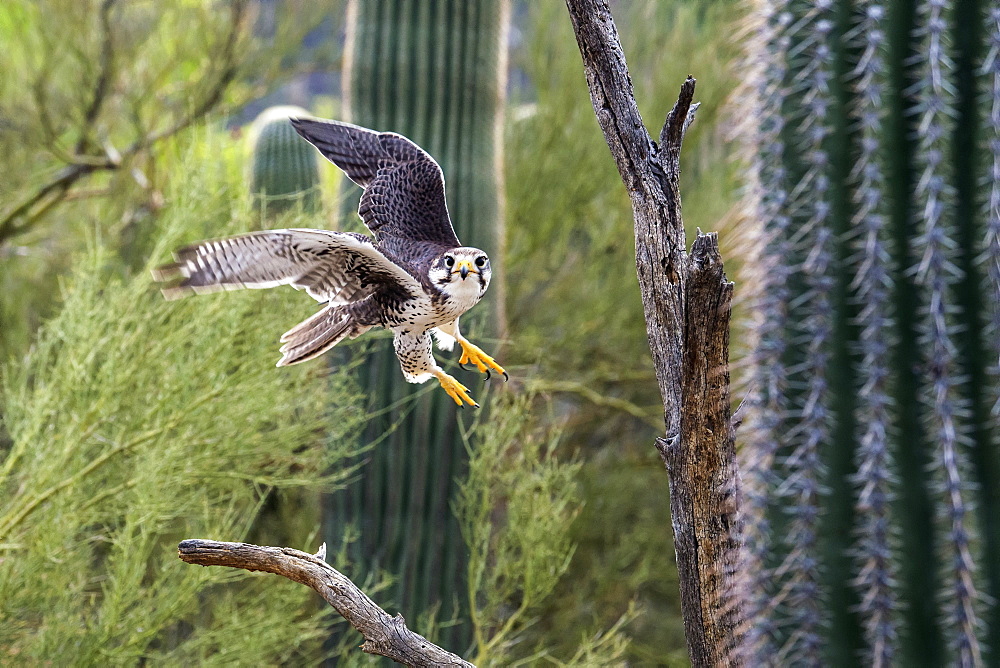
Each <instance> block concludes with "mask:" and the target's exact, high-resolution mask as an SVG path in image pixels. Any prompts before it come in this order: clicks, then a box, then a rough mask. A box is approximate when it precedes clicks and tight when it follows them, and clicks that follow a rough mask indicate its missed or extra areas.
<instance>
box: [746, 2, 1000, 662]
mask: <svg viewBox="0 0 1000 668" xmlns="http://www.w3.org/2000/svg"><path fill="white" fill-rule="evenodd" d="M990 4H991V3H988V2H983V1H981V0H956V1H955V2H952V3H946V2H944V1H943V0H917V1H916V2H913V1H910V0H885V1H884V2H868V3H861V4H852V3H844V2H835V1H834V0H817V1H816V2H810V3H799V2H794V3H793V2H783V1H775V0H764V1H762V2H760V3H759V4H758V6H757V8H756V13H755V15H754V18H753V20H754V25H753V28H752V30H750V31H749V33H748V34H749V35H750V38H749V40H750V50H749V53H750V58H749V60H748V63H747V64H748V71H749V72H751V73H752V76H751V78H750V82H749V83H748V86H747V89H746V91H745V92H746V96H745V98H744V100H743V101H742V104H744V105H745V107H744V108H745V111H746V116H747V117H748V121H747V123H748V125H747V127H746V128H745V130H746V131H745V132H744V133H743V135H744V136H745V137H746V138H747V150H748V151H747V153H748V158H749V164H750V165H751V170H750V174H751V182H750V184H749V185H750V187H748V189H747V192H748V204H749V212H750V214H751V216H752V217H753V218H754V219H755V220H756V221H758V222H759V223H760V226H761V228H760V229H761V235H760V238H759V241H760V243H759V245H758V247H757V257H756V258H754V261H752V262H748V263H747V264H748V267H749V270H748V271H749V275H747V276H745V280H744V281H743V284H744V285H754V286H756V287H757V294H756V295H755V298H754V300H753V301H754V309H755V319H754V321H753V322H754V324H753V326H752V328H751V332H750V333H751V334H752V336H753V337H754V338H755V346H754V350H755V352H754V354H753V359H752V363H753V364H752V372H751V373H750V385H751V388H752V391H753V396H754V408H753V410H752V411H751V413H752V418H751V419H750V421H749V423H748V425H747V427H746V433H745V434H744V436H745V440H746V447H745V448H744V451H743V452H744V463H743V467H744V471H745V474H744V475H745V480H746V484H747V493H746V495H745V501H746V503H745V505H746V515H747V517H746V520H747V522H746V533H747V542H748V548H749V549H748V552H749V554H748V558H749V560H750V563H751V564H755V565H756V566H757V567H758V568H756V569H752V570H751V571H748V572H747V573H746V574H745V580H744V585H745V587H746V588H745V590H744V593H745V595H746V600H747V602H748V604H749V605H750V606H751V608H752V612H751V617H755V618H756V620H755V621H754V623H753V631H752V632H751V634H750V638H751V643H750V647H749V649H750V651H751V653H752V654H751V664H752V665H764V664H766V663H768V662H770V661H774V658H773V657H778V659H777V661H776V662H777V663H779V664H783V665H844V666H851V665H856V664H857V661H858V659H859V657H861V656H864V657H865V663H866V664H870V665H877V666H885V665H889V664H890V663H898V664H899V665H908V666H910V665H946V664H947V665H963V666H964V665H978V664H981V663H982V662H984V661H986V662H993V663H996V662H997V661H1000V607H998V603H997V601H1000V448H998V445H1000V444H998V437H1000V429H998V427H997V413H998V404H997V398H998V383H997V375H996V369H997V359H998V353H1000V327H998V316H997V310H998V308H1000V307H998V304H1000V242H998V232H1000V225H998V220H1000V213H998V208H1000V194H998V192H1000V190H998V189H1000V185H998V183H1000V135H998V132H1000V65H998V61H1000V53H998V51H1000V10H998V9H997V8H996V7H995V6H992V7H991V6H990Z"/></svg>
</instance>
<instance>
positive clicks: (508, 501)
mask: <svg viewBox="0 0 1000 668" xmlns="http://www.w3.org/2000/svg"><path fill="white" fill-rule="evenodd" d="M533 422H534V418H533V416H532V413H531V402H530V401H529V400H528V399H526V398H524V397H521V398H516V397H514V396H513V395H509V394H505V395H503V396H501V397H500V398H499V399H498V400H497V401H495V402H494V404H493V410H492V417H491V419H490V420H488V421H483V422H481V423H480V424H479V425H478V426H477V427H476V428H475V429H474V431H473V434H472V437H471V438H470V446H469V473H468V476H467V477H466V479H465V480H464V481H463V482H462V485H461V489H460V493H459V496H458V501H457V503H456V508H455V512H456V514H457V515H458V517H459V518H460V521H461V526H462V536H463V538H464V539H465V542H466V544H467V545H468V546H469V552H470V556H469V563H468V579H469V597H470V600H469V606H470V609H471V610H472V613H471V617H472V623H473V628H474V631H475V634H474V636H475V650H474V654H475V656H476V658H474V659H471V660H472V661H473V663H475V664H476V665H479V666H515V665H530V664H534V663H537V662H538V661H540V660H541V659H543V658H545V659H548V660H549V661H552V662H555V663H559V661H557V660H556V659H555V658H553V657H552V656H551V653H552V644H553V640H554V639H553V638H551V637H544V636H542V637H539V636H538V635H536V634H533V632H532V627H533V626H534V625H535V624H536V623H537V622H538V616H539V614H540V612H541V610H542V604H543V603H544V602H545V600H546V599H547V598H548V597H549V596H551V594H552V593H553V592H554V591H555V588H556V585H557V584H558V583H559V581H560V580H561V579H562V578H563V577H564V576H565V574H566V572H567V569H568V568H569V564H570V560H571V559H572V557H573V552H574V546H573V541H572V538H571V526H572V524H573V521H574V518H575V517H576V516H577V515H578V514H579V510H580V495H579V489H578V485H577V484H576V483H575V478H576V476H577V474H578V473H579V468H580V464H579V463H578V462H576V463H562V462H560V461H559V460H558V459H557V458H556V454H555V453H556V449H557V447H558V445H559V439H558V436H556V435H552V434H545V433H537V432H536V431H533V428H532V423H533ZM632 616H633V615H632V613H631V611H629V612H627V613H626V614H624V615H623V616H622V617H621V619H619V620H618V622H617V623H615V624H613V625H612V626H611V627H610V628H609V629H608V630H606V631H602V630H598V631H596V632H594V631H592V630H591V629H589V628H581V630H580V632H579V633H574V634H569V635H570V636H571V640H572V642H573V643H574V644H575V646H576V651H575V653H573V654H571V655H570V659H569V662H568V663H569V664H571V665H581V666H586V665H610V664H611V663H612V662H614V661H616V660H620V658H621V657H622V655H623V654H624V650H625V647H626V639H625V637H624V636H623V635H622V634H621V628H622V626H623V625H624V624H625V622H626V621H628V620H629V619H630V618H631V617H632Z"/></svg>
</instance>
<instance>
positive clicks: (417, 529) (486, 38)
mask: <svg viewBox="0 0 1000 668" xmlns="http://www.w3.org/2000/svg"><path fill="white" fill-rule="evenodd" d="M508 12H509V9H508V7H507V5H506V3H505V2H493V1H492V0H473V1H467V0H447V1H442V2H407V1H405V0H384V1H381V2H351V3H350V5H349V8H348V16H349V19H348V35H349V39H348V55H347V59H346V65H345V96H346V98H347V99H346V102H347V104H346V105H345V106H346V107H347V108H348V109H349V113H350V120H351V121H352V122H354V123H357V124H359V125H363V126H365V127H370V128H374V129H378V130H386V131H389V130H391V131H394V132H399V133H402V134H404V135H406V136H407V137H410V138H411V139H413V140H414V141H415V142H417V143H418V144H420V145H421V146H422V147H423V148H425V149H426V150H427V151H428V152H429V153H430V154H431V155H433V156H434V157H435V158H436V159H437V160H438V162H439V163H440V164H441V167H442V169H443V170H444V173H445V178H446V181H447V187H446V192H447V197H448V208H449V211H450V213H451V217H452V220H453V223H454V225H455V228H456V232H457V233H458V236H459V238H460V239H461V241H462V243H464V244H468V245H473V246H476V247H478V248H482V249H483V250H485V251H486V252H487V253H489V254H490V256H491V257H492V258H493V259H494V261H493V266H494V274H493V279H492V282H491V285H490V290H489V292H488V293H487V296H486V299H485V300H484V302H483V303H481V304H479V305H478V306H477V307H476V308H475V309H474V310H473V311H472V313H470V314H468V315H467V316H465V317H463V319H462V325H463V329H464V330H468V329H469V328H470V325H471V327H472V329H473V332H474V333H477V334H478V336H479V337H483V336H484V333H485V334H487V335H492V336H494V337H496V336H497V335H498V334H499V332H500V316H499V308H498V305H499V304H500V300H499V297H500V295H501V293H502V287H503V286H502V281H501V280H500V279H501V277H499V276H498V275H497V268H498V267H500V268H502V261H501V258H500V257H499V250H500V238H501V235H500V222H501V213H500V208H499V205H500V192H499V187H498V186H499V184H498V178H499V170H498V168H497V164H498V161H497V156H498V150H499V149H498V141H497V140H498V136H499V135H498V133H497V130H498V123H499V122H500V120H501V112H502V106H501V101H502V99H503V94H504V89H503V87H502V85H501V76H503V75H504V74H505V73H504V69H503V66H502V57H503V49H505V48H506V45H505V44H503V43H502V40H501V36H502V34H503V33H504V25H505V22H506V20H507V15H508ZM356 208H357V193H356V189H355V192H350V191H349V199H348V202H347V203H346V204H345V209H346V213H347V215H348V216H349V217H350V218H352V219H355V218H356V215H355V213H354V212H355V211H356ZM487 341H489V339H487ZM379 344H381V345H378V346H377V347H376V349H375V350H374V351H373V352H372V353H371V354H370V355H369V358H368V359H367V361H366V362H365V364H364V366H363V367H362V371H361V373H362V384H363V385H365V386H366V389H367V390H368V393H369V395H370V396H371V397H372V404H373V407H377V408H378V409H379V410H382V409H387V411H388V412H385V413H382V414H380V415H379V416H378V417H377V418H375V419H373V420H372V421H371V423H370V425H369V428H368V431H367V434H366V437H367V439H368V441H369V442H376V441H377V442H378V445H377V446H376V448H375V449H374V450H373V451H371V452H370V453H369V454H368V455H366V458H367V459H368V462H367V464H366V465H365V466H364V468H363V469H362V470H361V473H360V480H359V481H358V483H357V484H356V485H354V486H353V487H352V488H351V489H349V490H346V491H345V492H344V493H342V494H337V495H334V496H333V497H331V499H330V501H329V503H328V510H329V514H328V517H329V520H328V531H330V532H331V534H330V535H331V537H335V536H339V535H341V534H340V533H339V532H340V529H341V528H342V527H344V526H345V525H347V524H351V523H355V524H357V525H358V526H359V527H360V540H359V542H358V544H357V545H356V548H357V550H356V551H355V553H354V555H353V556H354V558H355V560H356V563H357V564H358V566H359V567H362V568H366V569H372V570H374V569H383V570H386V571H388V572H389V573H391V574H392V575H393V576H395V577H396V578H398V579H397V581H396V583H395V585H394V587H393V589H392V590H391V591H390V592H389V596H390V597H391V598H393V599H394V603H395V604H396V605H399V606H400V609H401V612H402V613H403V615H404V616H405V617H406V618H407V619H416V617H417V615H420V614H423V613H425V612H427V611H429V610H431V609H432V607H434V606H440V608H439V610H438V618H439V619H443V620H447V619H451V618H453V617H456V616H457V617H459V618H461V617H463V616H464V613H462V611H461V608H462V607H463V605H464V602H465V600H466V593H465V588H464V579H465V564H464V557H463V555H464V553H465V547H464V542H463V540H462V537H461V534H460V531H459V526H458V523H457V522H456V520H455V518H454V517H453V514H452V510H451V504H452V498H453V496H454V493H455V492H456V489H457V485H456V477H457V476H461V475H462V472H463V469H464V467H465V462H466V452H465V444H464V442H463V440H462V435H461V433H460V428H459V419H458V415H457V414H456V410H455V405H454V404H453V403H452V402H451V400H450V399H449V398H448V397H447V396H445V394H444V393H443V392H441V391H439V390H437V389H436V388H431V389H430V391H428V392H425V393H423V394H422V396H419V397H414V395H416V394H417V387H415V386H413V385H410V384H408V383H406V382H405V381H404V380H403V377H402V375H401V373H400V370H399V363H398V361H397V359H396V357H395V355H394V354H393V352H392V345H391V342H390V341H389V340H384V341H380V342H379ZM457 373H459V374H461V373H463V372H461V371H458V372H457ZM425 387H429V386H425ZM472 387H473V388H476V392H475V394H476V396H477V398H479V399H480V403H482V401H481V399H482V398H485V397H484V393H485V391H486V389H485V387H483V386H482V385H481V384H477V385H473V386H472ZM387 432H390V433H388V435H386V433H387ZM468 630H469V629H468V627H467V625H466V627H465V628H461V627H452V629H450V630H447V629H446V631H447V632H448V633H451V634H453V635H452V638H451V639H452V640H453V641H454V640H457V639H459V638H467V637H468V635H467V634H468ZM446 644H447V643H446Z"/></svg>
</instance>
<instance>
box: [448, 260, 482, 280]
mask: <svg viewBox="0 0 1000 668" xmlns="http://www.w3.org/2000/svg"><path fill="white" fill-rule="evenodd" d="M457 269H458V273H460V274H461V275H462V280H463V281H464V280H465V277H466V276H468V275H469V272H472V273H473V274H478V273H479V272H478V271H476V270H475V269H473V268H472V263H471V262H469V261H468V260H462V261H461V262H459V263H458V265H457ZM452 273H454V272H452Z"/></svg>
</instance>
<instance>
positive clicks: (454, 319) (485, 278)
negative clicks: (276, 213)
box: [153, 118, 507, 406]
mask: <svg viewBox="0 0 1000 668" xmlns="http://www.w3.org/2000/svg"><path fill="white" fill-rule="evenodd" d="M291 123H292V125H293V126H294V127H295V129H296V130H297V131H298V133H299V134H300V135H302V136H303V137H304V138H305V139H306V140H308V141H309V142H310V143H312V144H313V145H314V146H315V147H316V148H317V149H319V151H320V153H322V154H323V155H324V156H325V157H326V158H327V159H329V160H330V161H331V162H333V164H335V165H337V166H338V167H340V168H341V169H342V170H344V172H345V173H346V174H347V176H348V177H349V178H350V179H351V180H352V181H354V182H355V183H357V184H358V185H359V186H361V187H362V188H364V189H365V191H364V194H363V195H362V196H361V205H360V207H359V208H358V212H359V213H360V214H361V218H362V220H364V223H365V225H367V226H368V229H370V230H371V231H372V233H374V235H375V239H374V240H372V239H371V238H370V237H368V236H366V235H363V234H351V233H344V232H328V231H326V230H306V229H289V230H269V231H266V232H253V233H250V234H243V235H240V236H236V237H229V238H227V239H218V240H215V241H204V242H201V243H198V244H194V245H192V246H188V247H186V248H182V249H180V250H178V251H177V252H176V253H175V254H174V257H175V260H176V262H174V263H173V264H169V265H165V266H163V267H160V268H158V269H156V270H155V271H154V272H153V277H154V278H155V279H156V280H157V281H164V280H169V279H172V278H175V277H180V279H181V280H180V281H178V282H176V283H175V284H174V285H170V286H168V287H166V288H164V289H163V294H164V295H165V296H166V297H167V298H168V299H175V298H177V297H181V296H184V295H186V294H189V293H192V292H196V293H201V292H214V291H216V290H235V289H239V288H270V287H274V286H276V285H291V286H293V287H295V288H297V289H303V290H305V291H306V292H307V293H308V294H309V295H310V296H312V297H313V298H314V299H316V300H317V301H319V302H322V303H323V304H324V307H323V308H322V309H321V310H320V311H319V312H317V313H315V314H314V315H313V316H312V317H310V318H309V319H307V320H305V321H304V322H302V323H299V324H298V325H296V326H295V327H293V328H292V329H290V330H288V331H287V332H285V334H284V335H283V336H282V337H281V341H282V342H283V343H284V346H282V348H281V352H282V353H283V354H284V356H283V357H282V358H281V360H279V361H278V366H285V365H288V364H297V363H298V362H304V361H306V360H310V359H312V358H314V357H317V356H319V355H321V354H323V353H324V352H326V351H327V350H329V349H330V348H332V347H333V346H335V345H336V344H337V343H339V342H340V341H343V340H344V339H345V338H347V337H350V338H354V337H356V336H359V335H360V334H363V333H364V332H366V331H368V330H369V329H371V328H372V327H385V328H387V329H390V330H392V332H393V334H394V335H395V336H394V339H393V344H394V347H395V350H396V355H397V356H398V357H399V362H400V365H401V366H402V368H403V375H404V376H405V377H406V379H407V380H408V381H410V382H411V383H422V382H424V381H426V380H428V379H430V378H431V377H434V378H437V379H438V381H439V382H440V383H441V386H442V387H444V389H445V391H446V392H447V393H448V395H449V396H451V398H452V399H454V400H455V402H456V403H457V404H458V405H459V406H462V405H463V402H466V403H468V404H470V405H473V406H475V405H477V404H476V402H474V401H473V400H472V398H471V397H470V396H469V394H468V388H466V387H465V386H464V385H462V384H461V383H459V382H458V381H457V380H455V379H454V378H452V377H451V376H449V375H448V374H446V373H445V372H444V371H443V370H442V369H441V367H439V366H438V365H437V364H436V363H435V361H434V357H433V355H432V354H431V333H432V332H433V334H434V336H435V338H436V339H437V341H438V346H439V347H440V348H442V349H444V350H451V349H452V348H453V347H454V345H455V341H456V340H457V341H458V343H459V344H460V345H461V346H462V357H461V359H460V360H459V363H460V364H466V363H471V364H474V365H475V366H476V368H478V369H479V370H480V371H482V372H484V373H486V374H487V377H489V374H490V369H493V370H495V371H497V372H499V373H502V374H503V375H504V377H505V378H506V376H507V374H506V372H505V371H504V370H503V368H502V367H501V366H500V365H498V364H497V363H496V362H494V361H493V359H492V358H491V357H490V356H489V355H487V354H486V353H485V352H483V351H482V350H481V349H480V348H479V347H477V346H475V345H473V344H472V343H470V342H469V341H468V340H467V339H466V338H465V337H463V336H462V334H461V332H460V331H459V328H458V318H459V316H461V315H462V314H463V313H465V312H466V311H468V310H469V309H470V308H472V307H473V306H475V304H476V303H477V302H478V301H479V300H480V299H482V297H483V294H485V292H486V288H487V286H489V283H490V261H489V258H488V257H487V256H486V253H484V252H483V251H481V250H478V249H476V248H470V247H467V246H462V245H461V244H460V243H459V241H458V238H457V237H456V236H455V230H454V229H453V228H452V225H451V219H450V218H449V216H448V207H447V205H446V204H445V197H444V176H443V175H442V173H441V168H440V167H439V166H438V164H437V163H436V162H435V161H434V159H433V158H432V157H431V156H429V155H428V154H427V153H426V152H424V150H423V149H421V148H420V147H419V146H417V145H416V144H414V143H413V142H412V141H410V140H409V139H407V138H406V137H403V136H402V135H398V134H393V133H391V132H374V131H372V130H366V129H365V128H361V127H358V126H356V125H350V124H349V123H339V122H336V121H319V120H311V119H298V118H293V119H291Z"/></svg>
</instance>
